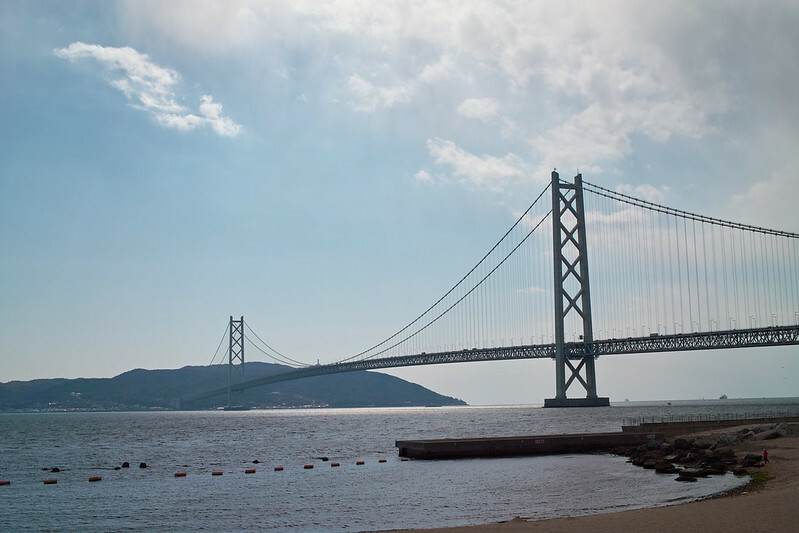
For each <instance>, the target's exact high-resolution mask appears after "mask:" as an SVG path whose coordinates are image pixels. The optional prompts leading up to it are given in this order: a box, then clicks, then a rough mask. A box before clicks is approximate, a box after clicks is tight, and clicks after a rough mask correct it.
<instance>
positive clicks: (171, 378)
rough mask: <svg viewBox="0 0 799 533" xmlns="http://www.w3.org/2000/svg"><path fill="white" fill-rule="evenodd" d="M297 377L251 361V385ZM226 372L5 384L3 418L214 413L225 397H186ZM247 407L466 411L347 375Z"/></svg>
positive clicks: (449, 401)
mask: <svg viewBox="0 0 799 533" xmlns="http://www.w3.org/2000/svg"><path fill="white" fill-rule="evenodd" d="M289 370H291V368H290V367H288V366H284V365H277V364H270V363H260V362H251V363H247V364H246V366H245V374H246V376H247V379H256V378H260V377H266V376H271V375H274V374H279V373H282V372H287V371H289ZM227 380H228V367H227V365H214V366H186V367H183V368H180V369H176V370H143V369H136V370H131V371H129V372H125V373H123V374H120V375H118V376H115V377H113V378H78V379H63V378H56V379H36V380H33V381H11V382H8V383H0V411H30V410H53V411H56V410H98V411H103V410H109V411H114V410H115V411H123V410H152V409H213V408H216V407H222V406H224V405H226V404H227V396H218V397H214V398H208V399H205V400H200V401H197V402H192V403H191V404H187V403H185V402H183V401H182V399H183V398H187V397H191V396H193V395H196V394H198V393H202V392H205V391H210V390H214V389H218V388H220V387H224V386H226V385H227ZM246 397H247V407H258V408H297V407H404V406H444V405H466V403H465V402H464V401H462V400H459V399H457V398H451V397H449V396H443V395H441V394H438V393H436V392H433V391H431V390H430V389H426V388H424V387H422V386H421V385H417V384H415V383H410V382H408V381H405V380H402V379H400V378H396V377H394V376H389V375H387V374H381V373H379V372H366V371H359V372H347V373H342V374H330V375H325V376H316V377H310V378H303V379H299V380H294V381H285V382H281V383H276V384H273V385H264V386H261V387H255V388H252V389H248V390H247V391H246Z"/></svg>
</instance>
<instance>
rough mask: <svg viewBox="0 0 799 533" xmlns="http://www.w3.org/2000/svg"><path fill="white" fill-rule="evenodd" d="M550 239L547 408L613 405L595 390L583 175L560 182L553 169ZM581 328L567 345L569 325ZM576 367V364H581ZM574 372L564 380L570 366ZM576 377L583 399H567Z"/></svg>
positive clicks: (545, 401)
mask: <svg viewBox="0 0 799 533" xmlns="http://www.w3.org/2000/svg"><path fill="white" fill-rule="evenodd" d="M552 243H553V256H554V265H555V278H554V281H555V285H554V289H555V290H554V293H555V389H556V392H555V397H554V398H548V399H546V400H544V407H596V406H605V405H610V399H609V398H605V397H598V396H597V394H596V372H595V369H594V359H595V356H594V355H593V353H592V350H591V343H592V342H593V340H594V333H593V328H592V325H591V291H590V289H589V283H588V250H587V247H586V238H585V211H584V205H583V176H582V174H577V175H576V176H575V177H574V184H570V183H561V181H560V177H559V176H558V173H557V172H555V171H553V172H552ZM572 312H573V314H572V316H571V317H570V322H569V324H570V325H574V326H575V327H576V328H577V330H578V331H582V335H580V342H573V343H571V342H570V343H568V344H567V343H566V339H565V333H564V331H565V324H566V319H567V317H569V313H572ZM577 361H579V362H578V363H577V366H574V362H577ZM567 368H568V369H569V371H570V376H569V378H568V380H567V379H566V369H567ZM575 380H576V381H578V382H579V383H580V384H581V385H582V386H583V388H585V391H586V397H585V398H567V397H566V391H567V390H568V388H569V386H570V385H572V384H573V383H574V381H575Z"/></svg>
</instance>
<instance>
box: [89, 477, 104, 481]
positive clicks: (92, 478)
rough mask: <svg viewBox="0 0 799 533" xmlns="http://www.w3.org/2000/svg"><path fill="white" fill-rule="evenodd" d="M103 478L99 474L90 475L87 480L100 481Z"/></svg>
mask: <svg viewBox="0 0 799 533" xmlns="http://www.w3.org/2000/svg"><path fill="white" fill-rule="evenodd" d="M102 480H103V478H102V477H100V476H92V477H90V478H89V481H102Z"/></svg>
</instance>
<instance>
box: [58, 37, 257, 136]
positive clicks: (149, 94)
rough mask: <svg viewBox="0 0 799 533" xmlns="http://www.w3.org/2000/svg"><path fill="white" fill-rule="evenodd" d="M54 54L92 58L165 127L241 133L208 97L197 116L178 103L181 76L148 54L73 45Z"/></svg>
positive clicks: (95, 45) (203, 98) (218, 132)
mask: <svg viewBox="0 0 799 533" xmlns="http://www.w3.org/2000/svg"><path fill="white" fill-rule="evenodd" d="M53 53H54V54H55V55H56V56H57V57H60V58H63V59H68V60H70V61H75V60H78V59H84V58H91V59H95V60H96V61H97V62H98V63H100V65H102V66H103V67H104V68H105V72H106V74H107V75H108V77H109V79H108V81H109V83H110V84H111V85H112V86H113V87H115V88H117V89H119V90H120V91H122V92H123V93H124V94H125V96H127V98H128V100H130V101H131V102H132V103H131V105H132V106H133V107H135V108H137V109H141V110H142V111H147V112H149V113H150V114H152V115H153V117H155V119H156V120H157V121H158V122H159V123H160V124H163V125H164V126H167V127H170V128H176V129H179V130H193V129H195V128H198V127H201V126H206V125H207V126H209V127H211V129H213V130H214V132H216V133H217V134H219V135H222V136H225V137H231V136H235V135H237V134H238V133H239V131H240V130H241V126H239V125H238V124H236V123H235V122H234V121H233V120H231V119H230V118H228V117H225V116H223V115H222V105H221V104H218V103H215V102H214V101H213V98H212V97H211V96H208V95H203V97H202V101H201V103H200V106H199V111H198V113H193V112H192V111H191V110H190V109H189V108H188V107H186V106H184V105H181V104H179V103H178V102H177V101H176V96H175V87H176V86H177V84H178V81H179V80H180V75H179V74H178V73H177V72H175V71H174V70H171V69H168V68H164V67H161V66H159V65H157V64H155V63H154V62H152V61H151V60H150V58H149V57H148V56H147V54H142V53H140V52H137V51H136V50H134V49H133V48H130V47H127V46H126V47H122V48H114V47H110V46H100V45H97V44H85V43H81V42H75V43H72V44H70V45H69V46H67V47H66V48H58V49H56V50H54V51H53Z"/></svg>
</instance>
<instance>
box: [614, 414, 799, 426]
mask: <svg viewBox="0 0 799 533" xmlns="http://www.w3.org/2000/svg"><path fill="white" fill-rule="evenodd" d="M797 417H799V411H757V412H751V413H740V412H739V413H678V414H669V415H653V416H638V417H628V418H625V419H624V425H625V426H643V425H644V424H679V423H688V422H732V421H737V420H740V421H741V422H744V421H747V420H759V419H764V420H765V419H782V418H797Z"/></svg>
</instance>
